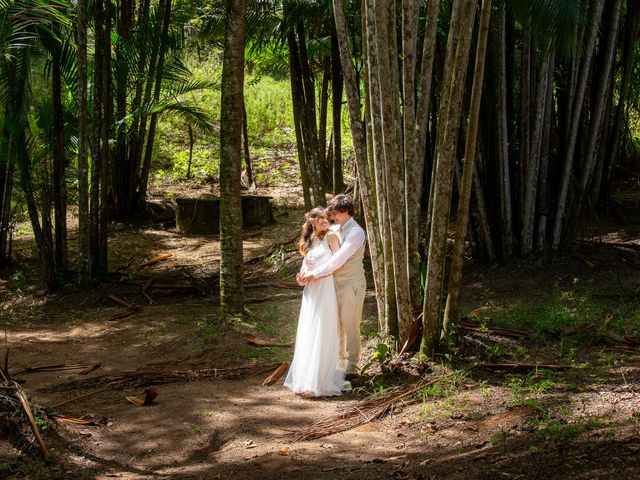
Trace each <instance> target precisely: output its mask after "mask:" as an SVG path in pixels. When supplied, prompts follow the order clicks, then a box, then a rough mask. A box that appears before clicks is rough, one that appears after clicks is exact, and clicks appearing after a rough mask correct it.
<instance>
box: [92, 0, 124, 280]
mask: <svg viewBox="0 0 640 480" xmlns="http://www.w3.org/2000/svg"><path fill="white" fill-rule="evenodd" d="M112 14H113V8H112V3H111V1H110V0H107V1H106V2H105V18H104V32H103V35H104V40H103V42H102V53H103V55H102V101H101V103H102V125H101V127H102V132H101V137H102V138H101V140H102V142H101V143H102V145H103V148H102V151H101V154H102V158H101V162H100V211H99V213H98V274H99V275H106V274H107V273H108V272H109V254H108V246H107V245H108V243H107V241H108V220H109V218H108V214H109V203H108V202H109V186H110V185H109V178H110V175H109V171H110V169H111V148H110V145H109V140H110V139H111V138H112V137H111V125H112V116H113V96H112V93H111V24H112ZM125 153H126V152H125Z"/></svg>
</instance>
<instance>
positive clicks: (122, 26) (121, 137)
mask: <svg viewBox="0 0 640 480" xmlns="http://www.w3.org/2000/svg"><path fill="white" fill-rule="evenodd" d="M106 3H107V2H105V4H106ZM103 12H104V10H103ZM134 12H135V3H134V0H121V1H120V2H119V3H118V9H117V16H116V25H117V28H116V29H117V33H118V42H117V44H116V48H115V56H116V58H117V59H118V68H117V69H116V70H115V72H114V73H115V78H114V80H115V104H116V119H117V120H118V121H122V120H124V119H125V118H126V116H127V99H128V92H129V76H130V68H129V64H128V62H127V60H126V59H125V58H124V56H125V55H126V52H125V51H124V50H125V49H124V46H125V45H126V43H127V41H128V39H129V38H130V35H131V30H132V26H133V18H134ZM127 150H128V149H127V137H126V131H125V129H124V128H118V129H117V133H116V152H115V164H116V165H117V171H118V172H119V173H120V178H119V179H118V180H119V181H117V182H114V187H115V188H116V195H117V201H118V202H119V204H118V208H117V210H118V211H117V215H118V216H120V217H127V216H129V215H131V214H132V213H133V206H134V202H135V194H134V188H135V184H134V183H133V182H134V180H133V178H134V177H135V172H136V171H137V170H136V163H135V162H127Z"/></svg>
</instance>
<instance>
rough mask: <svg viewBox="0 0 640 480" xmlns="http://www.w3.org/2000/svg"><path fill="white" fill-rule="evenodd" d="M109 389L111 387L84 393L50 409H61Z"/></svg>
mask: <svg viewBox="0 0 640 480" xmlns="http://www.w3.org/2000/svg"><path fill="white" fill-rule="evenodd" d="M109 388H111V387H110V386H106V387H102V388H99V389H97V390H92V391H91V392H88V393H84V394H82V395H78V396H77V397H73V398H70V399H68V400H64V401H62V402H58V403H55V404H53V405H51V407H50V408H52V409H56V408H60V407H62V406H63V405H67V404H69V403H73V402H75V401H77V400H81V399H83V398H87V397H90V396H92V395H95V394H96V393H98V392H102V391H104V390H107V389H109Z"/></svg>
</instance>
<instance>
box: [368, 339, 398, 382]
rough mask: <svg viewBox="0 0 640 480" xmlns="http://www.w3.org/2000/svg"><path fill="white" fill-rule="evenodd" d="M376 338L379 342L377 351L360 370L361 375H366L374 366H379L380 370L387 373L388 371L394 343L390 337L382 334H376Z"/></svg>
mask: <svg viewBox="0 0 640 480" xmlns="http://www.w3.org/2000/svg"><path fill="white" fill-rule="evenodd" d="M374 338H377V340H378V342H377V345H376V348H375V350H374V351H373V353H372V354H371V358H370V359H369V361H368V362H367V363H365V364H364V365H363V366H362V368H361V369H360V375H366V373H367V371H368V370H369V369H370V368H371V367H372V366H373V365H376V364H377V365H378V366H379V367H380V370H381V371H382V372H383V373H385V372H386V371H387V364H388V363H389V360H390V359H391V347H390V343H391V342H392V341H393V339H392V338H390V337H385V336H384V335H382V334H380V333H375V334H374Z"/></svg>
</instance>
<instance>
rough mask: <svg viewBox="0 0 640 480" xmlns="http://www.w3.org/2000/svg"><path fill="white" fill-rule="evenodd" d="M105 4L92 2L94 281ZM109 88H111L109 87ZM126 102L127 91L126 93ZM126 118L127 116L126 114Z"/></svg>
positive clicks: (94, 271)
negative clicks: (93, 45)
mask: <svg viewBox="0 0 640 480" xmlns="http://www.w3.org/2000/svg"><path fill="white" fill-rule="evenodd" d="M104 14H105V12H104V2H103V1H102V0H94V2H93V18H94V22H93V23H94V39H95V40H94V44H95V47H94V61H93V65H94V67H93V92H92V93H93V103H92V105H91V110H92V117H93V118H92V120H93V122H92V127H93V129H92V130H93V131H92V142H91V143H92V145H91V172H90V177H91V178H90V182H89V219H90V220H89V224H90V225H89V244H90V249H89V250H90V252H91V255H90V257H91V259H90V263H91V277H92V278H93V277H95V276H96V275H97V273H98V249H99V246H98V245H99V242H100V240H99V212H100V175H101V173H102V169H101V166H102V150H103V149H104V148H107V145H104V144H103V143H102V124H103V122H104V113H103V112H104V110H106V109H107V108H108V106H106V105H102V88H103V86H104V83H103V81H102V78H103V75H105V72H104V71H103V68H104V60H103V56H104V55H105V46H104V38H105V35H104V16H105V15H104ZM107 88H109V87H107ZM124 93H125V102H126V90H125V92H124ZM125 114H126V112H125Z"/></svg>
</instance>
